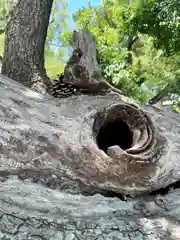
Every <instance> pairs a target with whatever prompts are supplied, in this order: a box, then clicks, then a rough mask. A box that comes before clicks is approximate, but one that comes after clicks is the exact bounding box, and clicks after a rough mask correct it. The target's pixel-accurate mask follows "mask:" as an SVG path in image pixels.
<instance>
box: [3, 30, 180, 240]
mask: <svg viewBox="0 0 180 240" xmlns="http://www.w3.org/2000/svg"><path fill="white" fill-rule="evenodd" d="M78 36H80V35H79V34H78ZM81 36H83V37H85V36H89V38H90V37H91V36H90V35H89V34H87V35H86V34H84V33H83V34H82V35H81ZM78 39H79V37H78ZM80 39H81V37H80ZM84 39H85V41H82V44H79V48H80V49H83V47H85V46H86V47H87V48H88V45H89V44H84V43H85V42H86V37H85V38H84ZM78 42H79V40H78ZM89 47H90V48H91V47H92V44H91V43H90V45H89ZM94 47H95V45H94ZM92 50H93V49H92ZM73 53H75V50H74V52H73ZM91 53H94V51H91ZM71 59H72V58H71ZM71 59H70V60H71ZM97 68H98V65H97V64H96V59H95V57H94V54H92V55H91V54H90V51H89V50H88V49H86V51H83V55H82V56H81V59H80V61H78V62H76V63H74V62H73V64H70V62H69V63H68V64H67V67H66V69H65V73H64V75H65V76H64V81H71V84H73V85H74V86H76V87H77V86H80V88H81V87H83V88H87V89H90V90H92V88H91V87H92V86H99V84H101V83H102V82H104V79H103V78H102V76H101V74H100V71H99V74H98V76H97V75H94V70H95V69H97ZM77 69H81V70H83V69H84V71H79V72H78V71H76V70H77ZM68 72H69V74H68ZM77 72H78V73H79V74H80V75H78V74H77ZM81 73H88V75H84V77H82V76H81ZM86 76H88V77H86ZM83 81H84V82H83ZM80 83H81V84H82V85H83V86H82V85H81V84H80ZM104 86H105V83H104ZM93 90H94V89H93ZM101 90H102V89H101ZM100 92H101V91H100ZM0 96H1V98H0V117H1V121H0V131H1V132H0V163H1V164H0V181H1V185H0V192H1V194H0V216H1V217H0V238H1V239H13V240H17V239H19V240H23V239H28V240H29V239H33V240H34V239H35V240H37V239H38V240H39V239H48V240H49V239H51V240H56V239H57V240H61V239H62V240H70V239H71V240H79V239H80V240H81V239H84V240H91V239H92V240H95V239H96V240H115V239H117V240H118V239H128V240H132V239H140V240H141V239H142V240H144V239H145V240H146V239H147V240H149V239H153V240H154V239H167V240H172V239H179V238H180V235H179V229H180V225H179V221H180V200H179V199H180V190H179V186H180V184H179V182H177V181H178V180H179V179H180V162H179V152H180V126H179V114H177V113H174V112H172V111H165V110H163V109H158V108H156V107H153V106H149V105H147V106H137V104H136V103H135V102H132V101H131V100H130V99H128V98H125V97H123V96H121V95H119V94H115V93H114V92H111V93H110V92H106V94H105V95H99V94H98V91H97V92H96V95H95V96H92V95H85V94H79V95H72V96H70V97H67V98H63V99H54V98H53V97H51V96H50V95H48V94H47V93H45V92H44V93H42V94H40V93H38V92H35V91H32V90H30V89H28V88H25V86H23V85H21V84H19V83H17V82H15V81H13V80H10V79H8V78H7V77H4V76H3V75H0ZM164 187H166V188H165V189H162V188H164ZM169 187H171V188H172V189H171V190H170V188H169ZM162 194H164V195H162Z"/></svg>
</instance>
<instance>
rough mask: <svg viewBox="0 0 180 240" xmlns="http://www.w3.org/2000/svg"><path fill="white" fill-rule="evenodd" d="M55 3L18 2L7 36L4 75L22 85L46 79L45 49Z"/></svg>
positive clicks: (48, 1)
mask: <svg viewBox="0 0 180 240" xmlns="http://www.w3.org/2000/svg"><path fill="white" fill-rule="evenodd" d="M52 3H53V0H41V1H39V0H31V1H29V0H24V1H18V3H17V4H16V6H15V7H14V9H13V10H12V12H11V19H10V21H9V22H8V23H7V28H6V33H5V49H4V59H3V66H2V74H3V75H5V76H8V77H10V78H12V79H14V80H16V81H19V82H21V83H22V82H29V81H34V80H39V79H43V78H46V77H47V75H46V70H45V68H44V45H45V40H46V36H47V29H48V24H49V17H50V13H51V8H52Z"/></svg>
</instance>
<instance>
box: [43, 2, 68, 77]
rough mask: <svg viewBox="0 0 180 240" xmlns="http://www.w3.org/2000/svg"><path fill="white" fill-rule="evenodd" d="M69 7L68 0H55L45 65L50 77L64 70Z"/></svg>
mask: <svg viewBox="0 0 180 240" xmlns="http://www.w3.org/2000/svg"><path fill="white" fill-rule="evenodd" d="M67 22H68V8H67V2H66V0H54V2H53V7H52V12H51V17H50V22H49V27H48V33H47V38H46V45H45V67H46V71H47V74H48V76H49V77H50V78H55V77H57V74H59V73H61V72H63V69H64V67H63V60H62V59H63V56H64V53H65V52H64V44H63V43H64V42H63V41H64V38H63V37H64V36H63V37H62V36H61V33H62V31H63V30H64V29H66V28H67V26H68V25H67Z"/></svg>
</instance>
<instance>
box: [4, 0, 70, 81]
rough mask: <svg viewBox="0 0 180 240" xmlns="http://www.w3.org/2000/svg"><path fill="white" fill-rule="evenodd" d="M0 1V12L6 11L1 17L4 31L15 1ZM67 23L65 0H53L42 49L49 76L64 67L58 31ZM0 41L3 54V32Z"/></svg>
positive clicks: (54, 74)
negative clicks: (43, 48) (43, 49)
mask: <svg viewBox="0 0 180 240" xmlns="http://www.w3.org/2000/svg"><path fill="white" fill-rule="evenodd" d="M4 2H5V3H7V2H8V4H4ZM0 3H1V5H0V10H1V12H5V13H6V14H4V15H5V16H6V17H4V18H3V31H4V30H5V26H6V24H7V19H8V18H7V16H9V12H10V10H11V8H12V4H14V5H15V3H16V2H15V1H12V0H9V1H6V0H0ZM15 9H16V8H15ZM5 10H6V11H5ZM32 14H34V13H32ZM1 16H2V15H1ZM12 16H13V15H12ZM9 17H10V16H9ZM22 17H24V18H25V16H22ZM39 17H40V15H39ZM11 21H13V19H12V20H11ZM67 23H68V10H67V2H66V0H54V1H53V5H52V11H51V15H50V19H49V25H48V31H47V37H46V42H45V51H44V55H45V56H44V60H45V68H46V71H47V75H48V76H49V77H50V78H55V77H56V76H57V74H59V73H61V72H62V71H63V68H64V65H63V57H64V51H65V50H64V47H63V43H62V39H61V34H60V33H61V31H62V29H66V28H68V24H67ZM29 36H30V35H29ZM43 37H44V36H43ZM0 42H1V45H0V55H1V56H3V54H4V33H3V34H2V35H0ZM7 45H8V43H7ZM26 56H27V55H26ZM34 56H35V55H34ZM24 57H25V56H24ZM36 60H37V59H36ZM25 62H26V61H25ZM35 65H36V64H35ZM35 75H36V77H35V78H37V74H35ZM38 78H39V77H38ZM28 80H29V79H28Z"/></svg>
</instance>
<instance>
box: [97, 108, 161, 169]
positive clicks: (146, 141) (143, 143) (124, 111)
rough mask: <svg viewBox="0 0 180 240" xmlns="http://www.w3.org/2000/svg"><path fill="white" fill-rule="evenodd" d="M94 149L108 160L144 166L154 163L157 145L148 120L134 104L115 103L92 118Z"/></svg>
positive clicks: (152, 127) (150, 122)
mask: <svg viewBox="0 0 180 240" xmlns="http://www.w3.org/2000/svg"><path fill="white" fill-rule="evenodd" d="M93 133H94V136H95V139H96V142H97V145H98V147H99V148H100V149H101V150H103V151H104V152H105V153H106V154H108V155H109V156H110V157H112V158H122V157H123V158H124V161H125V160H126V161H127V162H128V161H129V160H130V162H132V161H134V162H137V165H138V163H142V162H144V163H148V162H154V161H156V160H157V156H158V155H159V152H160V149H161V147H160V146H161V145H162V144H160V141H159V140H158V139H159V138H158V136H157V134H156V129H155V126H154V124H153V122H152V121H151V118H150V117H149V116H148V115H146V114H145V113H144V112H143V111H141V110H140V109H138V108H137V107H136V106H134V105H129V104H125V103H123V104H116V105H113V106H110V107H109V108H106V109H103V110H102V111H100V112H98V113H97V114H96V116H95V121H94V124H93Z"/></svg>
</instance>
